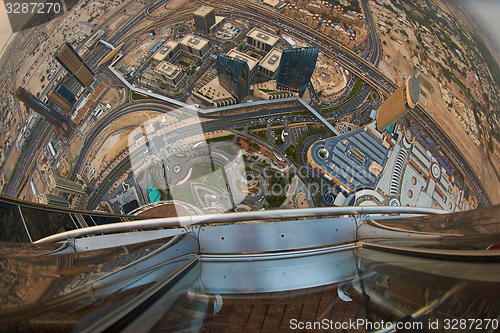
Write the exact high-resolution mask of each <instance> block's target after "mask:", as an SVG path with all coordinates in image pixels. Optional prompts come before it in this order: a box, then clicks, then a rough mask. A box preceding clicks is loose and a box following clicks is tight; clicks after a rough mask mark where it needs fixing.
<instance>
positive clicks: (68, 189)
mask: <svg viewBox="0 0 500 333" xmlns="http://www.w3.org/2000/svg"><path fill="white" fill-rule="evenodd" d="M47 185H48V186H49V188H50V189H51V190H57V191H61V192H64V193H69V194H78V195H82V194H85V190H84V189H83V186H82V185H80V184H78V183H77V182H75V181H73V180H69V179H66V178H62V177H59V176H56V175H50V176H49V177H48V180H47Z"/></svg>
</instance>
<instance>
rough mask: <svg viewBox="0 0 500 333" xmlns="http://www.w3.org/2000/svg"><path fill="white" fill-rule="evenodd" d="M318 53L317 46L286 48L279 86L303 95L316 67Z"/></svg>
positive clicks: (279, 73)
mask: <svg viewBox="0 0 500 333" xmlns="http://www.w3.org/2000/svg"><path fill="white" fill-rule="evenodd" d="M318 53H319V49H318V48H317V47H299V48H293V49H289V50H284V51H283V53H282V55H281V62H280V67H279V72H278V76H277V85H278V88H279V89H283V90H291V91H296V92H298V93H299V95H301V96H302V94H303V93H304V91H305V90H306V87H307V85H308V84H309V80H310V79H311V76H312V74H313V71H314V68H315V67H316V60H317V59H318Z"/></svg>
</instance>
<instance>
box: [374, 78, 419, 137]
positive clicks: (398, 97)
mask: <svg viewBox="0 0 500 333" xmlns="http://www.w3.org/2000/svg"><path fill="white" fill-rule="evenodd" d="M419 96H420V83H419V81H418V73H417V74H415V75H414V76H411V77H409V78H408V79H407V80H406V81H405V82H404V83H403V84H402V85H401V86H400V87H399V88H398V89H397V90H396V91H395V92H394V93H392V95H391V96H389V98H387V99H386V100H385V101H384V103H382V105H380V108H379V109H378V112H377V130H378V131H380V132H381V131H383V130H384V129H386V128H387V127H389V126H390V125H391V124H393V123H394V122H395V121H396V120H398V119H399V118H401V117H402V116H403V115H404V114H406V113H407V112H408V111H409V110H411V109H413V108H414V107H415V106H416V105H417V103H418V98H419Z"/></svg>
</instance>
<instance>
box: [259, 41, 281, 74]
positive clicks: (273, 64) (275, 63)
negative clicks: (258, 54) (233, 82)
mask: <svg viewBox="0 0 500 333" xmlns="http://www.w3.org/2000/svg"><path fill="white" fill-rule="evenodd" d="M282 53H283V52H282V51H281V50H278V49H277V48H273V49H272V50H271V51H270V52H269V53H268V54H267V55H266V56H265V57H264V58H263V59H262V60H261V61H260V63H259V68H260V70H261V72H262V73H264V74H265V75H267V76H268V77H269V78H271V79H274V78H275V77H276V74H277V73H278V68H279V66H280V61H281V54H282Z"/></svg>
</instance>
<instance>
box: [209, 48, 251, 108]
mask: <svg viewBox="0 0 500 333" xmlns="http://www.w3.org/2000/svg"><path fill="white" fill-rule="evenodd" d="M217 75H218V77H219V83H220V84H221V86H223V87H224V88H225V89H226V90H227V91H229V93H231V94H232V95H233V96H234V97H235V98H236V101H237V102H238V103H239V102H241V101H242V100H243V99H244V98H245V97H246V96H247V95H249V94H250V69H249V67H248V64H247V63H246V62H245V61H243V60H241V59H238V58H235V57H231V56H229V55H227V54H220V55H218V56H217Z"/></svg>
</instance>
